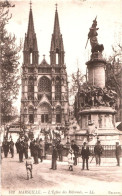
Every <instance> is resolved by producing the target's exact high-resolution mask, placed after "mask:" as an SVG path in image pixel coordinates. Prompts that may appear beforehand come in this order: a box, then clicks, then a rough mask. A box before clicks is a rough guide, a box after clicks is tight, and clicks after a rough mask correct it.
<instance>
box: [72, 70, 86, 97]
mask: <svg viewBox="0 0 122 196" xmlns="http://www.w3.org/2000/svg"><path fill="white" fill-rule="evenodd" d="M84 82H86V75H83V74H82V72H81V71H80V70H79V68H78V70H77V71H76V72H75V73H72V75H71V86H70V88H69V94H70V95H75V94H76V93H78V92H79V91H80V88H81V86H82V85H83V83H84Z"/></svg>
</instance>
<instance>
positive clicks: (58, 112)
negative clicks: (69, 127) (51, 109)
mask: <svg viewBox="0 0 122 196" xmlns="http://www.w3.org/2000/svg"><path fill="white" fill-rule="evenodd" d="M56 123H61V108H60V107H57V108H56Z"/></svg>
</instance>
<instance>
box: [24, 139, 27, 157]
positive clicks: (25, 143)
mask: <svg viewBox="0 0 122 196" xmlns="http://www.w3.org/2000/svg"><path fill="white" fill-rule="evenodd" d="M24 155H25V159H28V140H27V139H26V138H25V140H24Z"/></svg>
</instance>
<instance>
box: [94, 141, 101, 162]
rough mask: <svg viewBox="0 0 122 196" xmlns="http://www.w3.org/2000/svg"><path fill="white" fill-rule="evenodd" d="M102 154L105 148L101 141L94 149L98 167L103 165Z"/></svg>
mask: <svg viewBox="0 0 122 196" xmlns="http://www.w3.org/2000/svg"><path fill="white" fill-rule="evenodd" d="M102 153H103V147H102V145H101V144H100V141H97V144H96V145H95V147H94V154H95V158H96V165H100V164H101V156H102Z"/></svg>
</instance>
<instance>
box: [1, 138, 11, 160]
mask: <svg viewBox="0 0 122 196" xmlns="http://www.w3.org/2000/svg"><path fill="white" fill-rule="evenodd" d="M2 147H3V152H4V156H5V158H7V156H8V152H9V142H8V139H7V137H4V141H3V144H2Z"/></svg>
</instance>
